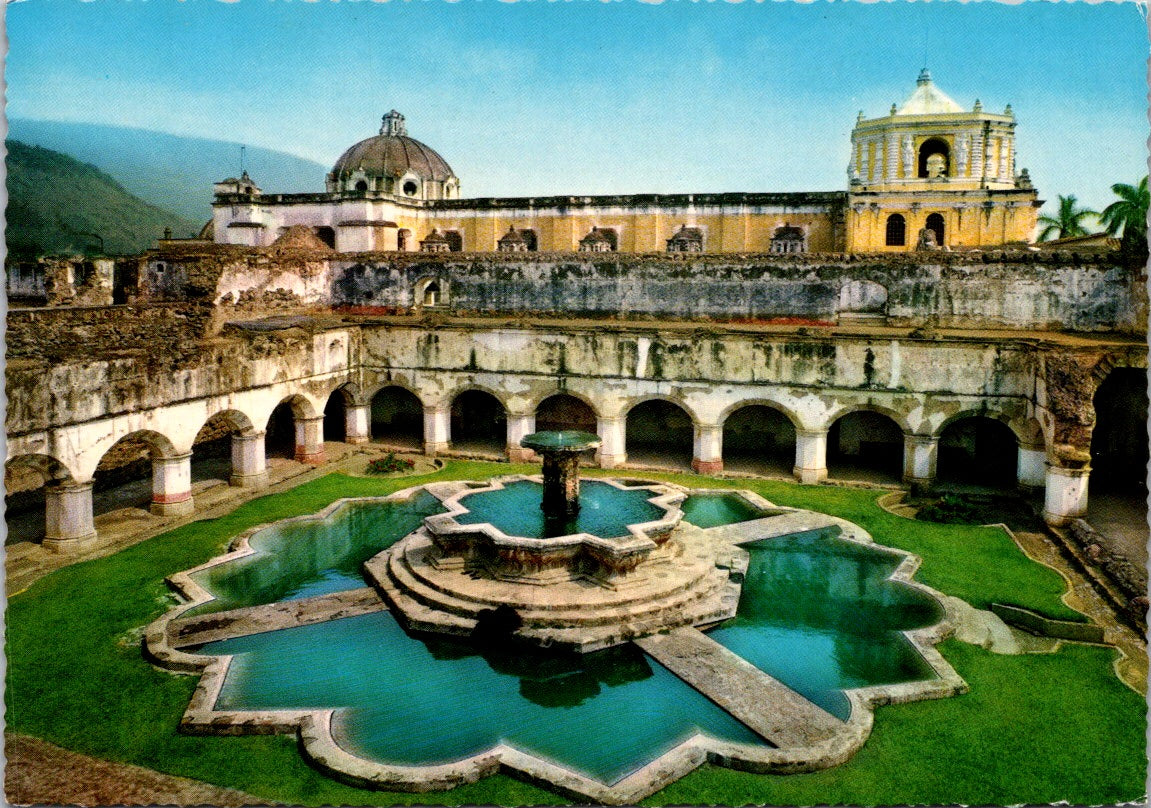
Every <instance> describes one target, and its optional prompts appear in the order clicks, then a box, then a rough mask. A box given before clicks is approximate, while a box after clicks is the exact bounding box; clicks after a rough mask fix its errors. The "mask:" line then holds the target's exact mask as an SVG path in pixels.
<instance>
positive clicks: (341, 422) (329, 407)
mask: <svg viewBox="0 0 1151 808" xmlns="http://www.w3.org/2000/svg"><path fill="white" fill-rule="evenodd" d="M348 403H349V400H348V396H347V394H346V393H344V392H343V390H342V388H340V387H337V388H336V389H335V390H333V391H332V392H331V393H329V394H328V400H327V402H326V403H325V404H324V432H323V434H324V440H325V441H329V440H332V441H343V440H347V437H348Z"/></svg>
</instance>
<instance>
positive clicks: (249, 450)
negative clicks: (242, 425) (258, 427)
mask: <svg viewBox="0 0 1151 808" xmlns="http://www.w3.org/2000/svg"><path fill="white" fill-rule="evenodd" d="M264 434H265V433H263V432H253V433H252V434H250V435H241V434H238V433H234V434H233V435H232V476H231V477H229V478H228V484H229V485H234V486H236V487H237V488H266V487H267V485H268V468H267V463H266V459H265V458H266V452H265V449H264Z"/></svg>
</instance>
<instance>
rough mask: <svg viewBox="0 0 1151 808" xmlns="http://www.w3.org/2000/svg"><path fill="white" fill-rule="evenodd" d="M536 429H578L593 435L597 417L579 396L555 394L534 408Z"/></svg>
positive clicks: (565, 393)
mask: <svg viewBox="0 0 1151 808" xmlns="http://www.w3.org/2000/svg"><path fill="white" fill-rule="evenodd" d="M535 413H536V429H538V430H545V429H555V430H560V429H578V430H582V431H584V432H591V433H593V434H594V433H595V432H596V429H597V427H598V423H599V421H598V416H597V415H596V411H595V408H594V407H592V406H591V404H589V403H588V402H587V401H585V400H583V399H582V398H580V397H579V396H575V395H572V394H571V393H568V392H558V391H557V392H555V393H552V394H551V395H549V396H547V397H545V398H544V399H543V400H542V401H540V402H539V404H537V405H536V407H535Z"/></svg>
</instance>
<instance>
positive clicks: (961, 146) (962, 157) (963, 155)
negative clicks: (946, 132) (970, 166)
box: [955, 135, 967, 177]
mask: <svg viewBox="0 0 1151 808" xmlns="http://www.w3.org/2000/svg"><path fill="white" fill-rule="evenodd" d="M955 168H956V171H957V173H958V174H959V176H961V177H962V176H963V175H964V174H966V173H967V135H960V136H959V142H958V143H956V144H955Z"/></svg>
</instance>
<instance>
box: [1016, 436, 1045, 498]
mask: <svg viewBox="0 0 1151 808" xmlns="http://www.w3.org/2000/svg"><path fill="white" fill-rule="evenodd" d="M1017 476H1018V480H1019V487H1020V488H1023V489H1027V490H1031V491H1038V490H1039V489H1041V488H1043V486H1044V485H1045V484H1046V483H1047V450H1046V449H1044V448H1043V444H1038V445H1036V446H1029V445H1027V444H1025V443H1021V444H1019V467H1018V472H1017Z"/></svg>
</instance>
